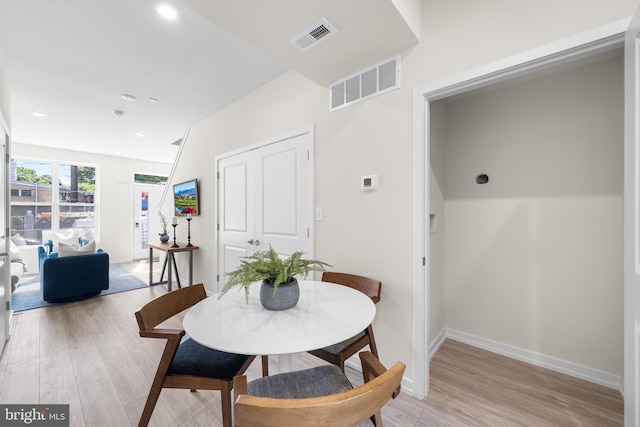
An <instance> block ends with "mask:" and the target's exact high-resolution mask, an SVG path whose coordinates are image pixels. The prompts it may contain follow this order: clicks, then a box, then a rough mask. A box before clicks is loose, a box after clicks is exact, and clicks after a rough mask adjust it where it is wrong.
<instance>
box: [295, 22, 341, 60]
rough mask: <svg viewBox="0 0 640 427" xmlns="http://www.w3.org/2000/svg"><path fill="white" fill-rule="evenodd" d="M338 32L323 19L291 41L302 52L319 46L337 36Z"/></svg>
mask: <svg viewBox="0 0 640 427" xmlns="http://www.w3.org/2000/svg"><path fill="white" fill-rule="evenodd" d="M336 32H337V30H336V29H335V28H334V27H333V25H331V24H329V22H327V20H326V19H324V18H322V19H320V21H318V22H316V23H315V24H314V25H312V26H311V27H309V28H308V29H307V30H305V31H303V32H302V33H300V34H298V35H297V36H295V37H294V38H292V39H291V40H290V42H291V43H293V44H294V45H295V46H296V47H297V48H298V49H300V50H301V51H302V52H304V51H307V50H309V49H311V48H312V47H315V46H317V45H318V44H319V43H320V42H322V41H324V40H326V39H327V38H329V36H332V35H333V34H335V33H336Z"/></svg>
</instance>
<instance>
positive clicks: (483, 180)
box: [476, 173, 489, 184]
mask: <svg viewBox="0 0 640 427" xmlns="http://www.w3.org/2000/svg"><path fill="white" fill-rule="evenodd" d="M487 182H489V176H488V175H486V174H484V173H483V174H480V175H478V176H477V177H476V184H486V183H487Z"/></svg>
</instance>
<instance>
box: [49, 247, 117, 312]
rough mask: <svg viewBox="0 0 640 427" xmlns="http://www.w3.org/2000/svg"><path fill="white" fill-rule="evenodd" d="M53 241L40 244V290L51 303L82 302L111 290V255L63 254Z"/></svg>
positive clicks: (99, 253) (98, 253)
mask: <svg viewBox="0 0 640 427" xmlns="http://www.w3.org/2000/svg"><path fill="white" fill-rule="evenodd" d="M52 251H53V243H52V242H51V241H49V242H47V243H45V244H44V245H40V246H38V262H39V265H40V290H41V291H42V299H43V300H45V301H47V302H52V303H58V302H71V301H79V300H82V299H85V298H89V297H92V296H95V295H98V294H100V293H101V292H102V291H103V290H107V289H109V254H108V253H106V252H104V251H103V250H102V249H98V251H97V252H96V253H95V254H87V255H78V256H67V257H59V256H58V254H57V253H56V252H52Z"/></svg>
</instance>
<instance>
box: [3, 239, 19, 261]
mask: <svg viewBox="0 0 640 427" xmlns="http://www.w3.org/2000/svg"><path fill="white" fill-rule="evenodd" d="M0 249H4V237H3V238H0ZM7 249H8V250H9V259H10V260H11V261H22V254H21V253H20V250H19V249H18V247H17V246H16V244H15V243H13V241H12V240H9V247H8V248H7Z"/></svg>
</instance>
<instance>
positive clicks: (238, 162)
mask: <svg viewBox="0 0 640 427" xmlns="http://www.w3.org/2000/svg"><path fill="white" fill-rule="evenodd" d="M254 170H255V166H254V155H253V152H251V151H249V152H245V153H241V154H237V155H235V156H232V157H227V158H225V159H222V160H220V161H218V271H219V272H220V273H219V274H218V286H219V288H218V289H221V286H224V284H225V283H226V273H228V272H230V271H233V270H234V269H235V268H236V267H237V266H238V265H239V264H240V259H241V258H242V257H245V256H247V255H251V254H253V253H254V252H255V244H254V242H255V240H254V231H255V227H254V216H255V215H254V209H255V208H254V205H255V192H254V181H255V179H254V175H255V174H254Z"/></svg>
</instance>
